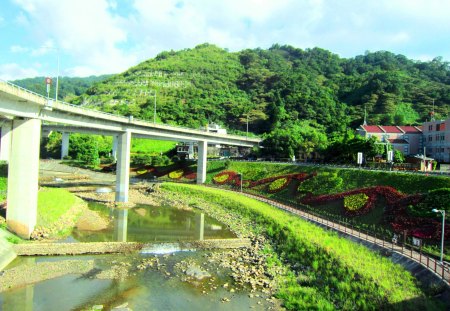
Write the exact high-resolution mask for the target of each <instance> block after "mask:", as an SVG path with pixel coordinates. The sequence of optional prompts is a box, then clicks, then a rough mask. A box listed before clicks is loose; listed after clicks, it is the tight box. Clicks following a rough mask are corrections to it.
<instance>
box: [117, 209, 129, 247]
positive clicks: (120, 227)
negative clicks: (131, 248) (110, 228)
mask: <svg viewBox="0 0 450 311" xmlns="http://www.w3.org/2000/svg"><path fill="white" fill-rule="evenodd" d="M127 229H128V210H127V209H115V210H114V241H117V242H126V241H127Z"/></svg>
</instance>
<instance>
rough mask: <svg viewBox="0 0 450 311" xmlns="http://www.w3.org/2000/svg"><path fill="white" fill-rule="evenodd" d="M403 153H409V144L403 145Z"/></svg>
mask: <svg viewBox="0 0 450 311" xmlns="http://www.w3.org/2000/svg"><path fill="white" fill-rule="evenodd" d="M403 154H409V146H404V147H403Z"/></svg>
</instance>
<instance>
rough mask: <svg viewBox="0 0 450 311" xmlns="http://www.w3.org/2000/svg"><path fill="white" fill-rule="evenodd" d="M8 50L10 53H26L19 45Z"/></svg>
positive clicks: (26, 49) (24, 48) (25, 49)
mask: <svg viewBox="0 0 450 311" xmlns="http://www.w3.org/2000/svg"><path fill="white" fill-rule="evenodd" d="M9 50H10V51H11V53H25V52H28V48H26V47H23V46H20V45H12V46H11V47H10V48H9Z"/></svg>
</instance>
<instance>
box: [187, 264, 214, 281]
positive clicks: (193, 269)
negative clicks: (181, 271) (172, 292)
mask: <svg viewBox="0 0 450 311" xmlns="http://www.w3.org/2000/svg"><path fill="white" fill-rule="evenodd" d="M185 273H186V275H188V276H191V277H193V278H195V279H197V280H199V281H200V280H203V279H204V278H210V277H211V274H209V273H208V272H206V271H203V270H202V269H201V268H200V267H198V266H196V265H191V266H189V267H188V268H187V269H186V272H185Z"/></svg>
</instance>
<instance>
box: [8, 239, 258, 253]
mask: <svg viewBox="0 0 450 311" xmlns="http://www.w3.org/2000/svg"><path fill="white" fill-rule="evenodd" d="M248 246H250V240H249V239H217V240H204V241H186V242H175V243H156V242H155V243H135V242H95V243H24V244H17V245H14V246H13V249H14V251H15V252H16V254H17V255H19V256H52V255H84V254H118V253H131V252H139V251H140V252H145V253H153V252H158V251H160V250H173V251H183V250H197V249H233V248H242V247H248Z"/></svg>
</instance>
